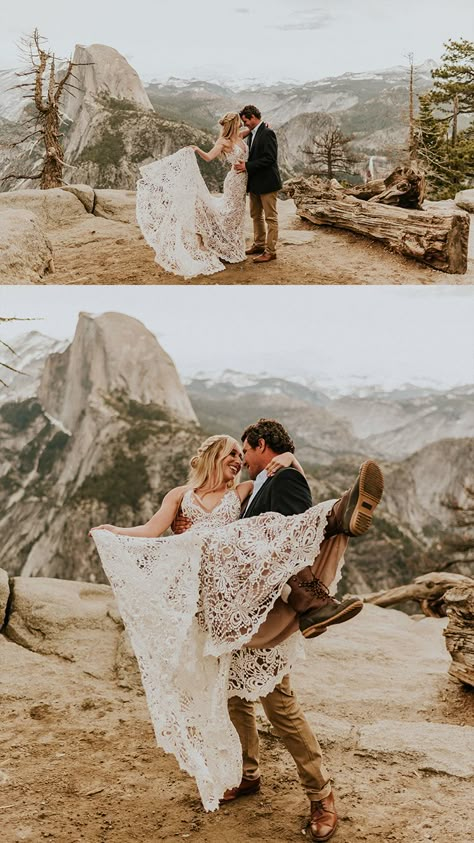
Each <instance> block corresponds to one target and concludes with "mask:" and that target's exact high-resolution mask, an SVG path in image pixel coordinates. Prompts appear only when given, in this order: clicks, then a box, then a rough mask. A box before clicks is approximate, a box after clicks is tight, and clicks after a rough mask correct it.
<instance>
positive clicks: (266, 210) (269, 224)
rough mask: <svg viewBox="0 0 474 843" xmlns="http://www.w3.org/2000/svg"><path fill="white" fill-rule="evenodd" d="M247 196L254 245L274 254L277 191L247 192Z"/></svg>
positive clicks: (276, 233)
mask: <svg viewBox="0 0 474 843" xmlns="http://www.w3.org/2000/svg"><path fill="white" fill-rule="evenodd" d="M249 197H250V216H251V217H252V220H253V241H254V245H255V246H261V247H262V249H265V251H267V252H270V254H271V255H274V254H276V244H277V240H278V211H277V191H274V192H273V193H249Z"/></svg>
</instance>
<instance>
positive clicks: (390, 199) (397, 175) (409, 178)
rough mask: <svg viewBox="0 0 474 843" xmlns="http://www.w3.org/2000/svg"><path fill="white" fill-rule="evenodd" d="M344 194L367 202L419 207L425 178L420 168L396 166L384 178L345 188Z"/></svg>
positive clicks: (423, 194) (423, 196) (401, 206)
mask: <svg viewBox="0 0 474 843" xmlns="http://www.w3.org/2000/svg"><path fill="white" fill-rule="evenodd" d="M344 194H345V195H346V196H355V197H356V198H357V199H365V200H366V201H368V202H381V203H382V204H383V205H398V206H399V207H400V208H413V209H420V208H421V207H422V205H423V200H424V198H425V195H426V179H425V175H424V173H423V172H421V170H415V169H414V168H413V167H397V168H396V169H395V170H394V171H393V173H390V175H389V176H387V178H386V179H376V180H374V181H368V182H367V183H366V184H361V185H356V186H355V187H351V188H345V189H344Z"/></svg>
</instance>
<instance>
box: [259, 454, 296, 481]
mask: <svg viewBox="0 0 474 843" xmlns="http://www.w3.org/2000/svg"><path fill="white" fill-rule="evenodd" d="M290 466H291V467H292V468H296V469H298V471H299V472H300V474H302V475H303V477H305V476H306V475H305V473H304V469H303V466H302V465H301V463H299V462H298V460H297V459H296V457H295V455H294V454H291V453H290V452H289V451H285V453H284V454H278V455H277V456H276V457H273V459H272V460H270V462H269V463H268V465H267V468H266V471H267V474H268V476H269V477H272V476H273V474H275V473H276V472H277V471H278V469H280V468H290Z"/></svg>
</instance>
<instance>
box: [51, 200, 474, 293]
mask: <svg viewBox="0 0 474 843" xmlns="http://www.w3.org/2000/svg"><path fill="white" fill-rule="evenodd" d="M279 215H280V245H279V249H278V259H277V260H276V261H273V262H271V263H269V264H265V265H260V266H255V265H254V264H253V262H252V259H251V258H248V259H247V260H246V261H245V262H244V263H243V264H236V265H233V266H228V267H227V268H226V269H225V271H223V272H222V273H219V274H217V275H213V276H199V277H198V278H193V279H191V280H185V279H184V278H182V277H181V276H176V275H171V274H170V273H168V272H164V271H163V270H162V269H161V268H160V267H158V266H157V265H156V264H155V262H154V252H153V250H152V249H151V248H150V247H149V246H147V244H146V243H145V241H144V240H143V237H142V236H141V234H140V231H139V229H138V227H137V226H136V225H134V224H128V223H123V222H115V221H111V220H105V219H101V218H99V217H93V216H88V217H81V218H78V221H77V222H76V223H74V224H71V225H68V226H64V227H61V228H57V229H53V230H52V231H49V232H48V236H49V237H50V239H51V241H52V244H53V249H54V255H55V272H54V273H53V274H52V275H48V276H47V277H46V278H45V279H44V280H43V281H42V282H40V283H47V284H209V283H211V284H474V231H471V240H472V241H473V242H472V248H471V259H470V261H469V268H468V272H467V274H466V275H448V274H446V273H443V272H438V271H436V270H434V269H430V268H429V267H427V266H423V265H422V264H419V263H416V262H415V261H413V260H409V259H406V258H403V257H401V256H399V255H396V254H394V253H392V252H390V251H389V250H388V249H387V248H385V247H384V246H382V245H380V244H379V243H376V242H375V241H372V240H369V239H368V238H366V237H362V236H358V235H355V234H351V233H350V232H348V231H342V230H337V229H331V228H325V227H321V228H315V227H314V226H313V225H311V224H310V223H306V222H304V221H302V220H300V219H299V218H298V217H297V216H296V215H295V208H294V204H293V202H292V201H291V200H288V201H286V202H284V201H280V202H279ZM473 228H474V226H471V229H473ZM247 234H248V237H249V242H251V221H250V218H248V221H247Z"/></svg>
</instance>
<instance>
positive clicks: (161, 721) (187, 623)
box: [92, 419, 383, 841]
mask: <svg viewBox="0 0 474 843" xmlns="http://www.w3.org/2000/svg"><path fill="white" fill-rule="evenodd" d="M242 465H245V466H246V467H247V469H248V473H249V475H250V478H251V479H250V480H248V481H244V482H241V481H240V470H241V468H242ZM382 491H383V478H382V475H381V472H380V469H379V468H378V466H377V465H376V464H375V463H374V462H372V461H368V462H366V463H364V464H363V466H362V467H361V470H360V472H359V475H358V477H357V478H356V479H355V482H354V484H353V486H352V487H351V489H349V490H348V491H347V492H345V493H344V494H343V495H342V496H341V498H340V499H339V500H336V501H325V502H322V503H319V504H317V505H316V506H313V505H312V500H311V493H310V490H309V486H308V483H307V481H306V478H305V476H304V472H303V469H302V467H301V465H300V464H299V462H298V461H297V459H296V457H295V456H294V445H293V442H292V440H291V438H290V436H289V434H288V433H287V431H286V430H285V429H284V428H283V427H282V425H281V424H279V423H278V422H277V421H275V420H273V419H260V420H259V421H258V422H256V423H255V424H253V425H250V426H249V427H248V428H247V429H246V430H245V431H244V433H243V434H242V439H241V442H237V441H236V440H235V439H233V438H232V437H229V436H225V435H222V436H213V437H210V438H209V439H207V440H206V441H205V442H204V443H203V444H202V445H201V447H200V448H199V449H198V451H197V453H196V454H195V455H194V456H193V458H192V459H191V462H190V474H189V478H188V482H187V483H186V484H185V485H184V486H181V487H178V488H176V489H172V490H171V491H170V492H169V493H168V494H167V495H166V496H165V498H164V500H163V503H162V506H161V508H160V509H159V510H158V512H157V513H156V514H155V515H154V516H153V517H152V518H151V519H150V520H149V521H148V522H147V523H146V524H144V525H141V526H139V527H125V528H121V527H115V526H112V525H101V527H99V528H95V529H94V530H93V532H92V534H93V536H94V539H95V541H96V545H97V548H98V550H99V553H100V556H101V560H102V564H103V566H104V569H105V572H106V574H107V576H108V578H109V580H110V582H111V584H112V586H113V588H114V591H115V594H116V596H117V600H118V603H119V608H120V611H121V614H122V617H123V619H124V622H125V624H126V627H127V630H128V633H129V635H130V639H131V642H132V645H133V648H134V650H135V653H136V656H137V660H138V663H139V666H140V670H141V674H142V680H143V685H144V688H145V692H146V696H147V702H148V706H149V709H150V714H151V719H152V722H153V725H154V729H155V734H156V737H157V742H158V743H159V745H160V746H162V747H163V748H164V749H165V750H166V751H168V752H172V753H173V754H174V755H175V757H176V758H177V760H178V762H179V764H180V766H181V768H182V769H183V770H186V771H187V772H188V773H189V774H190V775H192V776H194V778H195V779H196V783H197V786H198V789H199V792H200V795H201V799H202V802H203V805H204V807H205V808H206V809H208V810H214V809H215V808H217V807H218V806H219V804H222V803H223V802H224V803H227V802H232V801H234V800H235V799H237V798H239V797H241V796H248V795H251V794H253V793H256V792H257V791H258V790H259V789H260V772H259V745H258V733H257V727H256V720H255V711H254V703H255V701H256V700H258V699H260V700H261V702H262V704H263V707H264V709H265V712H266V714H267V717H268V719H269V720H270V722H271V723H272V724H273V726H274V729H275V731H276V733H277V734H278V735H279V736H280V738H281V739H282V740H283V742H284V744H285V746H286V747H287V749H288V750H289V752H290V753H291V755H292V757H293V759H294V761H295V764H296V767H297V771H298V775H299V778H300V781H301V783H302V785H303V788H304V790H305V792H306V794H307V796H308V798H309V802H310V812H309V813H310V815H309V821H308V835H309V837H310V839H311V840H313V841H323V840H329V838H330V837H331V836H332V835H333V833H334V831H335V828H336V823H337V816H336V809H335V803H334V797H333V794H332V789H331V783H330V777H329V773H328V771H327V770H326V768H325V766H324V764H323V760H322V753H321V749H320V746H319V743H318V741H317V739H316V737H315V736H314V735H313V733H312V731H311V729H310V727H309V725H308V723H307V721H306V719H305V717H304V714H303V712H302V710H301V707H300V705H299V703H298V702H297V700H296V697H295V695H294V693H293V692H292V690H291V686H290V679H289V671H290V669H291V665H292V664H293V663H294V661H295V659H296V658H297V655H298V651H299V649H300V645H301V641H302V636H301V633H302V634H303V636H304V637H306V638H309V639H313V638H316V637H317V636H319V635H320V634H322V633H324V632H326V630H327V629H328V628H329V627H330V626H332V625H333V624H337V623H342V622H344V621H348V620H350V619H351V618H353V617H354V616H355V615H356V614H358V612H359V611H360V610H361V608H362V603H361V601H360V600H358V599H357V598H351V599H347V600H345V601H343V602H339V601H337V600H336V599H335V598H334V597H332V596H331V592H333V591H334V590H335V586H336V583H337V580H338V578H339V576H340V572H341V567H342V563H343V553H344V550H345V547H346V545H347V542H348V540H349V537H350V536H359V535H362V534H363V533H364V532H366V530H367V529H368V528H369V526H370V523H371V518H372V514H373V511H374V509H375V507H376V506H377V504H378V502H379V500H380V498H381V495H382ZM170 526H171V527H172V528H173V530H174V533H175V534H174V535H172V536H170V537H164V536H163V533H164V532H165V531H166V530H167V529H168V527H170Z"/></svg>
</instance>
